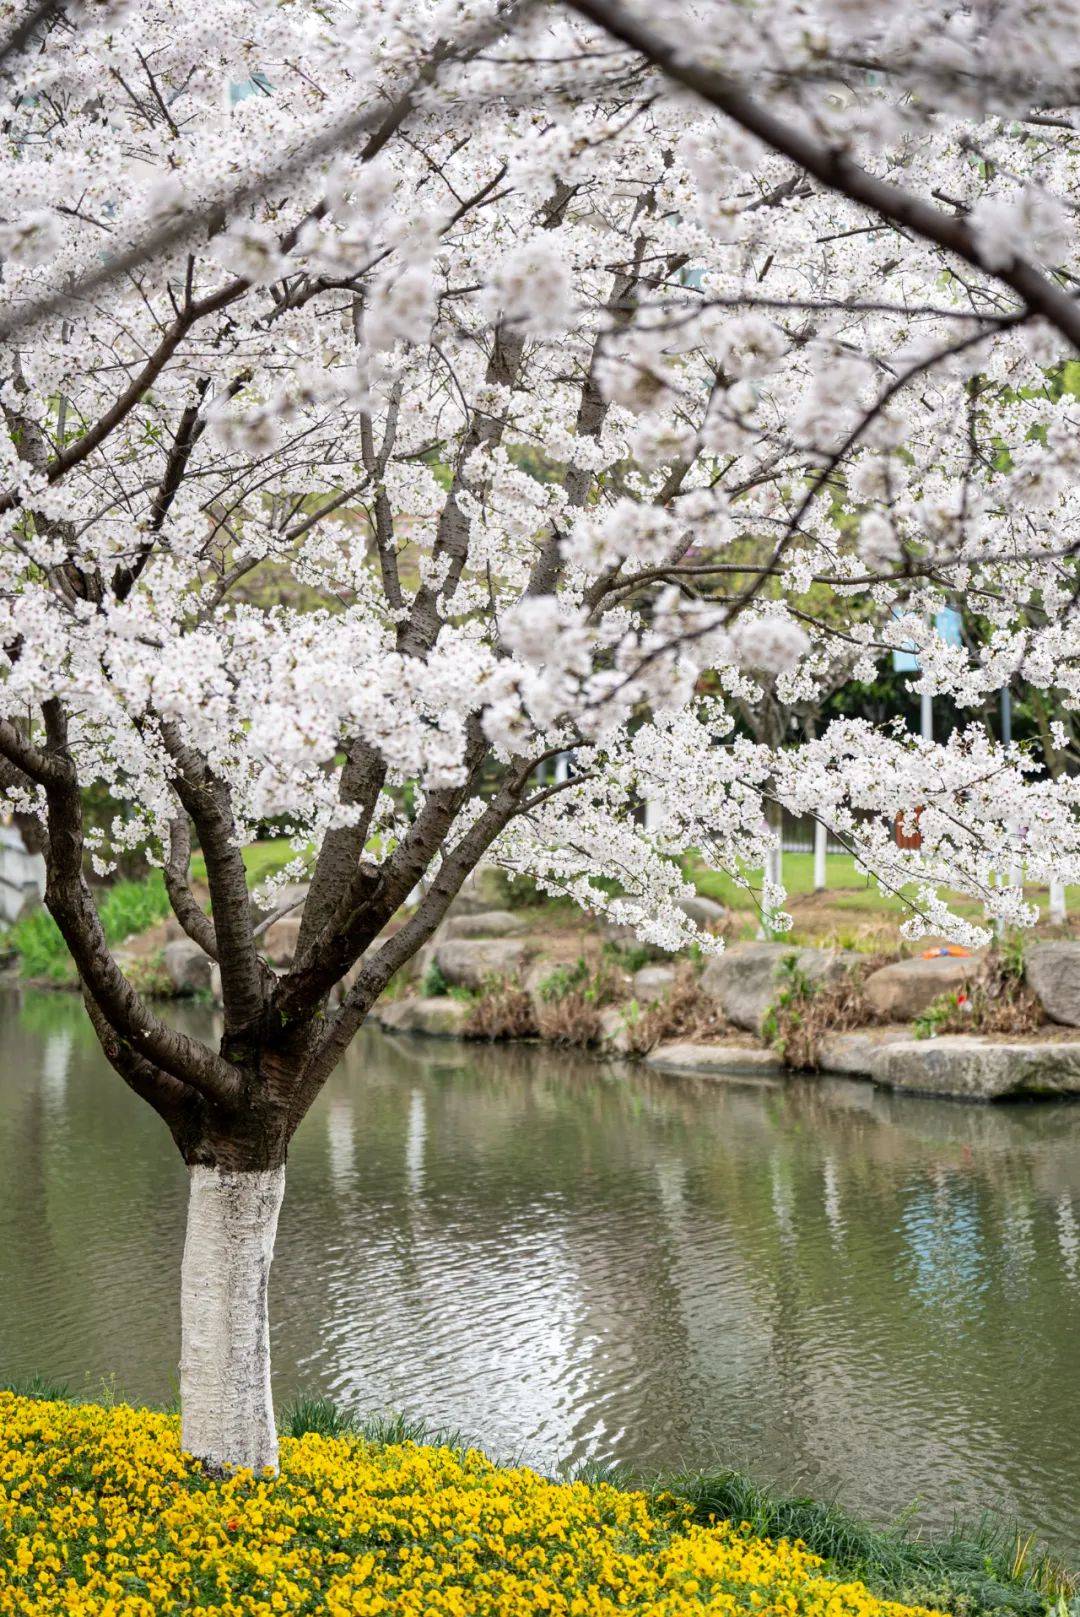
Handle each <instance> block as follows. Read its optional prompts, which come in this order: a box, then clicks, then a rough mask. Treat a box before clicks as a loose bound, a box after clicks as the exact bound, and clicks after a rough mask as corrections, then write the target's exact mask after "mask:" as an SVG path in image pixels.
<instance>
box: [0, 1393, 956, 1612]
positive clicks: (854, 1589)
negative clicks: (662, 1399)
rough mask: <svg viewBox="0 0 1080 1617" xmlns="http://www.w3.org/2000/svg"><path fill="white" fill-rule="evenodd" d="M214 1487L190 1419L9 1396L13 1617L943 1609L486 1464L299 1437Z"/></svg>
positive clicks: (4, 1406)
mask: <svg viewBox="0 0 1080 1617" xmlns="http://www.w3.org/2000/svg"><path fill="white" fill-rule="evenodd" d="M281 1448H282V1452H281V1474H280V1475H279V1476H278V1477H275V1478H269V1477H268V1478H265V1479H262V1478H259V1479H257V1478H254V1477H253V1476H252V1475H251V1473H250V1472H237V1473H235V1474H233V1475H231V1476H229V1477H228V1478H227V1479H225V1480H212V1479H210V1478H208V1477H207V1476H206V1475H205V1474H203V1473H202V1472H201V1471H200V1470H199V1468H198V1467H197V1466H196V1465H195V1464H194V1463H193V1462H192V1461H191V1460H190V1457H188V1456H185V1455H184V1454H183V1453H182V1452H181V1450H180V1447H179V1441H178V1422H177V1420H176V1418H175V1417H174V1416H170V1415H161V1414H155V1413H151V1412H148V1411H146V1410H135V1409H130V1408H126V1407H123V1406H117V1407H114V1408H111V1409H104V1408H101V1407H97V1406H89V1405H83V1406H77V1405H70V1404H65V1403H55V1402H44V1401H37V1400H30V1399H21V1398H16V1397H14V1396H13V1395H11V1394H10V1393H0V1613H2V1614H3V1617H61V1614H64V1617H168V1614H171V1613H177V1614H179V1613H181V1612H188V1611H193V1610H199V1611H204V1612H207V1613H209V1614H217V1617H269V1614H270V1613H273V1612H289V1613H295V1614H299V1613H304V1612H312V1613H314V1612H324V1613H328V1614H329V1617H377V1614H385V1617H391V1614H393V1617H535V1614H536V1613H540V1612H543V1613H550V1614H553V1617H616V1614H618V1617H628V1614H637V1617H702V1614H705V1613H714V1614H717V1617H719V1614H724V1617H727V1614H736V1613H739V1612H747V1613H752V1612H761V1611H770V1612H777V1613H784V1614H789V1617H926V1614H925V1613H922V1612H921V1611H919V1610H918V1609H917V1608H909V1607H904V1606H900V1605H897V1604H895V1603H892V1602H889V1601H886V1600H881V1599H878V1598H876V1597H875V1596H874V1595H872V1594H871V1593H870V1592H869V1591H868V1590H867V1589H866V1588H865V1587H864V1586H863V1585H862V1584H859V1583H845V1582H841V1581H838V1580H835V1579H833V1578H830V1577H827V1576H826V1575H825V1573H824V1571H823V1568H822V1563H821V1561H820V1560H819V1559H818V1558H817V1557H816V1556H814V1555H811V1554H809V1553H808V1552H807V1551H806V1550H805V1548H804V1547H803V1546H802V1545H800V1544H798V1543H795V1544H791V1543H787V1542H785V1541H781V1542H779V1543H775V1544H774V1543H771V1542H769V1541H767V1540H763V1539H757V1538H754V1537H752V1536H751V1534H750V1532H749V1530H748V1529H746V1528H745V1527H740V1526H738V1525H736V1524H734V1523H730V1522H714V1523H711V1524H709V1525H708V1526H702V1525H695V1524H693V1523H692V1522H691V1521H690V1519H689V1508H688V1507H687V1506H686V1505H685V1504H680V1503H679V1502H678V1501H676V1500H675V1499H673V1498H671V1497H667V1496H660V1497H650V1496H647V1495H645V1494H642V1493H635V1492H630V1491H625V1490H620V1489H616V1488H614V1487H611V1486H609V1485H607V1484H599V1485H592V1484H587V1483H585V1482H573V1483H567V1482H552V1481H548V1480H547V1479H545V1478H544V1477H542V1476H539V1475H538V1474H537V1473H536V1472H534V1471H530V1470H527V1469H525V1468H522V1467H514V1468H502V1467H499V1466H496V1465H494V1464H492V1462H491V1461H490V1460H488V1459H486V1458H485V1457H484V1456H483V1455H481V1454H480V1453H478V1452H476V1451H475V1450H469V1451H466V1452H461V1451H458V1450H453V1449H449V1448H439V1447H425V1446H421V1445H416V1444H413V1443H403V1444H390V1445H388V1446H385V1447H382V1446H375V1445H372V1444H370V1443H368V1442H365V1441H363V1440H361V1439H360V1438H356V1437H338V1438H324V1437H320V1436H315V1435H310V1434H309V1435H307V1436H305V1437H302V1438H298V1439H285V1440H284V1441H283V1442H282V1446H281Z"/></svg>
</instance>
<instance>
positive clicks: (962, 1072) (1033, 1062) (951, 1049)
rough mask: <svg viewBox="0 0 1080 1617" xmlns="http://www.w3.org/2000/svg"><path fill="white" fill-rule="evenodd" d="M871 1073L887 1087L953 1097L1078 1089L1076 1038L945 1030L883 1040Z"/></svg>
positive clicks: (1079, 1046)
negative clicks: (1038, 1039)
mask: <svg viewBox="0 0 1080 1617" xmlns="http://www.w3.org/2000/svg"><path fill="white" fill-rule="evenodd" d="M870 1076H871V1077H872V1078H873V1080H874V1082H875V1083H876V1084H880V1085H882V1087H883V1088H886V1089H904V1090H908V1091H910V1092H911V1093H914V1094H918V1095H944V1096H947V1097H950V1098H953V1099H956V1100H1003V1099H1005V1098H1006V1097H1011V1096H1020V1095H1080V1040H1069V1041H1067V1042H1066V1041H1058V1042H1056V1043H1046V1044H1037V1043H1032V1044H1023V1043H1020V1042H1019V1041H1014V1042H1007V1041H1005V1040H996V1039H984V1038H978V1037H976V1036H973V1035H967V1034H960V1033H958V1034H946V1035H944V1036H942V1037H941V1038H937V1039H907V1040H903V1041H900V1042H897V1043H892V1044H886V1045H884V1046H882V1048H881V1049H879V1050H878V1051H877V1052H876V1053H875V1054H874V1055H873V1056H872V1057H871V1062H870Z"/></svg>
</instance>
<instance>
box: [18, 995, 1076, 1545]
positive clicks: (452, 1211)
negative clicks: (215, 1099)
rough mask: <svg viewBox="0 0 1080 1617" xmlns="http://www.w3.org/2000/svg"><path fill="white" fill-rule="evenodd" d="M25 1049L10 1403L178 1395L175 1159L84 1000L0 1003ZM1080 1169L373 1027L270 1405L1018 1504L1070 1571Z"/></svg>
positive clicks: (1011, 1136)
mask: <svg viewBox="0 0 1080 1617" xmlns="http://www.w3.org/2000/svg"><path fill="white" fill-rule="evenodd" d="M182 1018H183V1020H184V1023H185V1025H186V1026H188V1027H189V1029H190V1030H191V1031H196V1032H200V1031H201V1032H209V1031H210V1022H211V1017H210V1013H209V1012H207V1011H202V1010H199V1009H190V1010H187V1011H185V1012H183V1013H182ZM178 1019H179V1018H178ZM0 1050H2V1052H3V1059H2V1062H0V1381H3V1380H10V1379H13V1378H18V1377H24V1376H29V1375H31V1374H40V1375H42V1376H47V1377H52V1378H57V1379H60V1380H64V1381H66V1382H67V1383H68V1384H69V1385H70V1386H71V1387H72V1388H73V1389H74V1390H77V1391H83V1390H85V1391H87V1392H89V1393H91V1394H99V1393H100V1391H101V1387H102V1384H103V1383H104V1384H107V1385H111V1386H112V1387H113V1388H114V1389H115V1390H116V1391H117V1392H118V1393H122V1394H123V1395H124V1396H126V1397H127V1398H129V1399H131V1400H133V1401H135V1402H141V1401H149V1402H164V1401H167V1400H168V1399H170V1398H171V1397H173V1396H174V1394H175V1388H176V1361H177V1354H178V1322H177V1290H178V1274H179V1263H180V1251H181V1246H182V1241H183V1226H184V1203H185V1190H186V1185H185V1174H184V1169H183V1166H182V1164H181V1163H180V1160H179V1158H178V1157H177V1156H176V1153H175V1150H174V1148H173V1146H172V1143H171V1141H170V1140H169V1138H168V1136H167V1134H166V1132H165V1130H164V1128H163V1127H162V1125H160V1124H159V1123H158V1121H157V1119H156V1118H155V1117H154V1116H153V1114H152V1113H151V1112H150V1111H149V1110H148V1109H147V1108H145V1107H144V1106H142V1105H141V1103H139V1102H138V1101H136V1100H135V1099H134V1098H133V1097H132V1096H131V1095H130V1094H129V1093H128V1092H127V1091H126V1090H125V1088H124V1087H123V1085H122V1084H121V1082H120V1080H119V1079H118V1078H116V1077H115V1076H114V1075H113V1073H112V1072H111V1071H110V1070H109V1069H108V1068H107V1067H106V1066H105V1064H104V1062H103V1060H102V1059H101V1057H100V1056H99V1054H98V1052H97V1047H96V1045H95V1042H94V1038H93V1034H92V1032H91V1030H90V1028H89V1026H88V1025H87V1023H86V1022H85V1019H84V1016H83V1012H82V1008H81V1006H80V1005H79V1004H78V1002H77V1001H75V1000H73V999H69V998H67V997H65V996H61V995H48V994H38V995H30V994H27V995H25V996H24V997H22V998H21V999H20V998H19V997H18V996H16V995H14V994H7V995H5V996H2V997H0ZM1078 1148H1080V1107H1075V1106H1070V1105H1066V1104H1058V1103H1047V1104H1045V1105H1027V1106H1020V1105H1013V1106H1007V1107H1004V1106H1003V1107H996V1108H992V1109H991V1108H987V1107H974V1106H963V1105H958V1104H951V1103H948V1102H935V1101H928V1100H926V1101H924V1100H917V1099H913V1098H911V1097H903V1096H897V1097H889V1096H885V1095H881V1094H877V1093H875V1092H874V1091H872V1090H871V1089H870V1088H869V1087H868V1086H864V1085H856V1084H851V1083H845V1082H833V1081H819V1082H794V1083H791V1084H788V1085H786V1086H776V1087H760V1086H756V1087H733V1086H721V1085H717V1084H712V1085H709V1084H705V1083H694V1082H692V1081H688V1080H685V1079H670V1080H668V1079H664V1078H661V1077H658V1076H650V1075H647V1074H645V1073H643V1072H642V1071H640V1070H631V1069H627V1070H625V1071H622V1072H620V1071H619V1070H618V1069H614V1068H605V1067H604V1066H601V1065H599V1064H595V1063H592V1062H588V1061H585V1060H580V1059H576V1058H573V1057H570V1056H567V1055H565V1054H562V1053H558V1052H552V1051H550V1050H544V1049H537V1048H533V1047H517V1048H514V1047H511V1048H503V1049H487V1048H478V1047H462V1046H456V1045H451V1044H442V1043H440V1042H439V1041H435V1040H428V1041H425V1040H419V1039H417V1040H412V1041H409V1040H404V1039H398V1040H392V1039H389V1038H385V1037H382V1036H380V1035H379V1034H377V1033H374V1032H372V1033H365V1034H363V1035H361V1037H360V1039H359V1040H358V1041H357V1043H356V1045H355V1047H354V1048H353V1049H352V1051H350V1053H349V1057H348V1060H347V1062H346V1063H345V1065H344V1066H343V1067H342V1068H341V1069H340V1070H339V1071H338V1073H336V1074H335V1076H334V1077H333V1078H332V1079H331V1081H330V1083H329V1084H328V1086H327V1088H326V1089H325V1091H324V1092H323V1094H322V1096H321V1097H320V1099H319V1101H318V1103H317V1105H316V1106H315V1108H314V1109H313V1111H312V1112H311V1114H310V1115H309V1117H308V1118H307V1119H306V1120H305V1122H304V1124H303V1126H302V1128H301V1130H300V1132H299V1133H298V1135H297V1137H296V1140H295V1141H294V1144H293V1149H292V1152H291V1156H290V1164H289V1183H288V1189H287V1192H286V1198H285V1206H284V1209H283V1212H282V1217H281V1226H280V1236H279V1242H278V1255H277V1259H276V1262H275V1267H274V1277H273V1283H272V1287H271V1292H272V1296H271V1307H272V1312H273V1354H274V1365H275V1394H276V1397H277V1399H278V1402H279V1405H280V1403H281V1402H282V1401H284V1400H286V1399H288V1398H289V1397H290V1396H291V1395H292V1394H293V1393H295V1392H296V1391H297V1390H298V1389H302V1390H304V1391H307V1392H321V1393H326V1394H329V1395H331V1396H332V1397H333V1398H334V1399H336V1400H338V1401H339V1402H340V1403H342V1404H343V1405H346V1406H348V1407H350V1408H353V1409H356V1410H359V1411H364V1412H369V1411H374V1410H388V1409H404V1410H406V1411H407V1412H409V1413H410V1414H416V1415H422V1416H425V1417H427V1418H429V1419H430V1420H432V1421H434V1422H437V1423H440V1424H447V1425H452V1426H454V1427H456V1428H458V1429H461V1430H464V1431H465V1432H466V1433H468V1434H470V1435H473V1436H475V1437H477V1438H478V1439H479V1440H480V1441H482V1442H483V1444H484V1445H485V1446H486V1447H487V1448H488V1450H489V1451H490V1452H493V1453H495V1454H497V1455H499V1456H500V1457H510V1456H513V1457H520V1458H524V1459H527V1460H530V1461H532V1462H534V1463H537V1464H540V1465H543V1466H546V1467H551V1466H554V1465H555V1464H557V1463H559V1462H564V1461H576V1460H581V1459H582V1458H584V1457H586V1456H595V1457H598V1458H610V1457H618V1458H620V1459H623V1460H626V1461H629V1462H632V1463H635V1464H638V1465H643V1466H647V1467H672V1466H680V1465H704V1464H709V1463H714V1462H718V1463H723V1464H733V1465H738V1466H742V1467H744V1468H746V1469H748V1470H749V1471H751V1472H752V1473H753V1474H755V1475H756V1476H758V1477H759V1478H761V1479H765V1480H778V1481H779V1482H781V1483H783V1484H784V1485H786V1486H791V1487H794V1486H798V1487H800V1488H802V1489H805V1490H806V1491H808V1492H812V1493H814V1494H817V1495H819V1496H825V1495H833V1494H837V1493H838V1494H839V1496H840V1497H841V1499H842V1500H843V1501H844V1502H845V1503H847V1504H849V1505H851V1506H853V1507H855V1508H858V1509H859V1510H861V1511H863V1512H866V1513H869V1514H871V1515H872V1516H873V1517H875V1518H876V1519H879V1520H886V1519H889V1518H891V1517H893V1516H894V1515H895V1514H896V1513H897V1512H899V1511H900V1510H902V1509H903V1508H904V1507H906V1506H908V1505H910V1504H911V1503H912V1501H913V1500H915V1499H918V1500H919V1501H920V1502H921V1507H920V1508H921V1512H922V1515H923V1516H924V1517H925V1519H926V1520H927V1521H928V1522H930V1523H932V1524H935V1525H943V1524H948V1523H949V1522H950V1521H951V1520H952V1519H953V1517H954V1516H955V1515H956V1514H957V1513H962V1514H965V1515H970V1514H971V1513H974V1512H979V1511H981V1510H982V1509H984V1508H994V1509H997V1510H1000V1511H1003V1512H1005V1513H1008V1514H1015V1515H1017V1516H1019V1517H1021V1518H1022V1519H1023V1520H1024V1521H1025V1522H1027V1523H1028V1524H1029V1525H1030V1526H1032V1527H1035V1528H1037V1529H1039V1530H1040V1531H1041V1532H1042V1533H1044V1534H1045V1535H1046V1537H1047V1538H1048V1539H1049V1540H1050V1541H1051V1543H1053V1544H1054V1545H1055V1546H1056V1547H1057V1548H1058V1549H1059V1550H1060V1551H1063V1552H1065V1553H1067V1554H1070V1555H1072V1556H1073V1557H1075V1556H1076V1555H1077V1553H1080V1442H1078V1441H1077V1393H1078V1390H1080V1389H1078V1385H1077V1382H1078V1347H1080V1149H1078Z"/></svg>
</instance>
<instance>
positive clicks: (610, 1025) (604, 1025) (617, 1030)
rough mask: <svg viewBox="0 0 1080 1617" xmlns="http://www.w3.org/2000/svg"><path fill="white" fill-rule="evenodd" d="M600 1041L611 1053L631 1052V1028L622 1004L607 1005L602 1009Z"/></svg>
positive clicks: (623, 1053)
mask: <svg viewBox="0 0 1080 1617" xmlns="http://www.w3.org/2000/svg"><path fill="white" fill-rule="evenodd" d="M600 1042H601V1044H602V1046H603V1048H604V1049H605V1050H607V1051H608V1052H609V1053H610V1054H611V1055H618V1056H627V1055H629V1054H630V1051H631V1043H630V1029H629V1027H628V1025H627V1021H626V1017H625V1015H624V1013H623V1009H622V1007H621V1006H619V1005H605V1006H604V1007H603V1009H602V1010H601V1012H600Z"/></svg>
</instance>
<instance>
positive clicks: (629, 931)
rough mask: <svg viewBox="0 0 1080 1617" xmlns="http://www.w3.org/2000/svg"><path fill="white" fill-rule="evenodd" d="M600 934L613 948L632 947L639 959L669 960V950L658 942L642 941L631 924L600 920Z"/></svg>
mask: <svg viewBox="0 0 1080 1617" xmlns="http://www.w3.org/2000/svg"><path fill="white" fill-rule="evenodd" d="M600 936H601V937H602V938H603V940H604V942H605V943H609V944H610V945H611V947H612V948H613V949H616V950H621V949H632V950H633V951H634V953H635V954H636V955H637V957H638V959H639V960H657V961H661V960H670V959H671V950H670V949H661V947H660V945H659V944H658V943H643V942H642V941H641V939H640V938H639V937H638V935H637V933H636V932H635V931H634V929H633V927H632V926H622V925H619V924H618V923H617V922H615V921H608V920H601V921H600Z"/></svg>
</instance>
